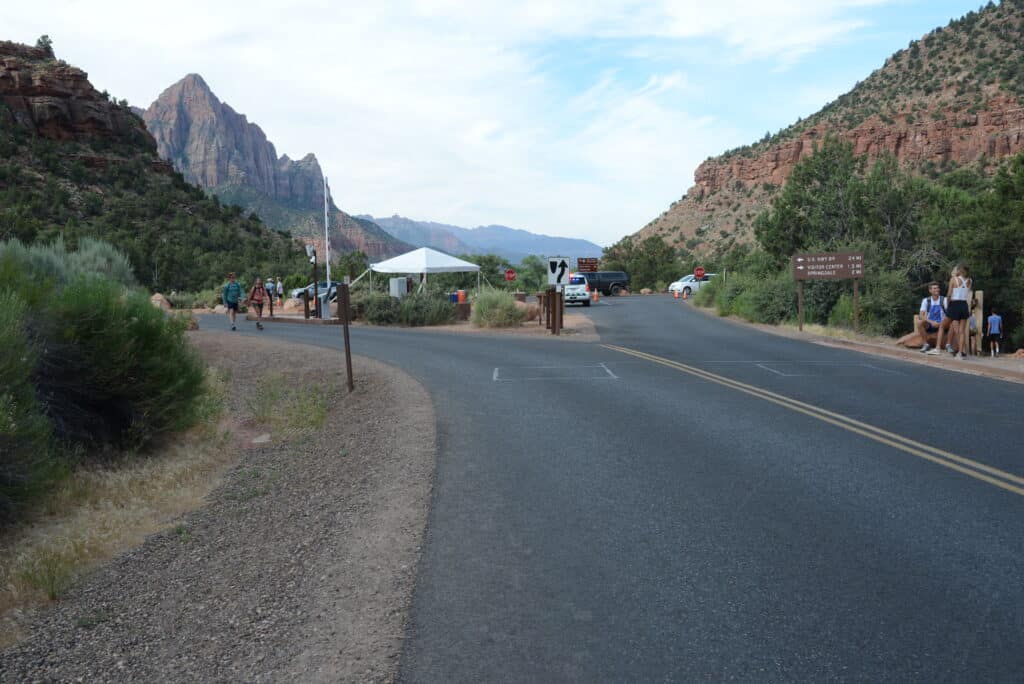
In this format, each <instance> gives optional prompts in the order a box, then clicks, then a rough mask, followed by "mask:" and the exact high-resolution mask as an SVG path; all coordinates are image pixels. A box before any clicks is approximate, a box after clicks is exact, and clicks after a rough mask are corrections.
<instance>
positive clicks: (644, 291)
mask: <svg viewBox="0 0 1024 684" xmlns="http://www.w3.org/2000/svg"><path fill="white" fill-rule="evenodd" d="M640 294H642V295H649V294H654V290H652V289H651V288H649V287H645V288H641V290H640Z"/></svg>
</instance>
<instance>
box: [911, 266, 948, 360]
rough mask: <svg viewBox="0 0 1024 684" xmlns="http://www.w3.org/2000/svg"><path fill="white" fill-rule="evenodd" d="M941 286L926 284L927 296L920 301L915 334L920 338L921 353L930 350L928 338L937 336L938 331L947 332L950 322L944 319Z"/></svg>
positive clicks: (944, 308)
mask: <svg viewBox="0 0 1024 684" xmlns="http://www.w3.org/2000/svg"><path fill="white" fill-rule="evenodd" d="M941 290H942V286H941V285H939V283H937V282H935V281H932V282H930V283H928V296H927V297H925V298H924V299H922V300H921V313H920V314H919V315H918V317H917V324H916V326H917V334H918V335H920V336H921V341H922V343H923V344H922V345H921V351H922V352H926V351H928V350H929V349H931V348H932V346H931V345H930V344H928V338H929V337H931V336H932V335H936V336H938V337H939V338H941V335H939V332H940V331H948V330H949V324H950V320H949V318H947V317H946V298H945V297H943V296H942V295H940V294H939V292H941Z"/></svg>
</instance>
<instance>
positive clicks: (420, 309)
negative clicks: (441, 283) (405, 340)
mask: <svg viewBox="0 0 1024 684" xmlns="http://www.w3.org/2000/svg"><path fill="white" fill-rule="evenodd" d="M454 320H455V305H454V304H452V302H451V300H449V299H448V298H447V297H444V295H442V294H439V293H431V292H422V293H420V292H417V293H414V294H410V295H406V296H405V297H403V298H402V299H401V301H400V303H399V305H398V322H399V323H401V324H402V325H408V326H423V325H445V324H447V323H451V322H452V321H454Z"/></svg>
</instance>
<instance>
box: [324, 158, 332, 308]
mask: <svg viewBox="0 0 1024 684" xmlns="http://www.w3.org/2000/svg"><path fill="white" fill-rule="evenodd" d="M324 264H326V266H327V289H328V290H330V289H331V238H330V236H329V235H328V233H327V176H324Z"/></svg>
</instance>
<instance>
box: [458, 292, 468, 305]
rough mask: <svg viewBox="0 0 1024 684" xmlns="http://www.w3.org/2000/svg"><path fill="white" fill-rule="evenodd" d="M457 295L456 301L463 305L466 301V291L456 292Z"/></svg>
mask: <svg viewBox="0 0 1024 684" xmlns="http://www.w3.org/2000/svg"><path fill="white" fill-rule="evenodd" d="M455 294H456V296H457V297H458V299H456V300H455V301H456V302H458V303H460V304H461V303H462V302H465V301H466V291H465V290H456V292H455Z"/></svg>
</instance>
